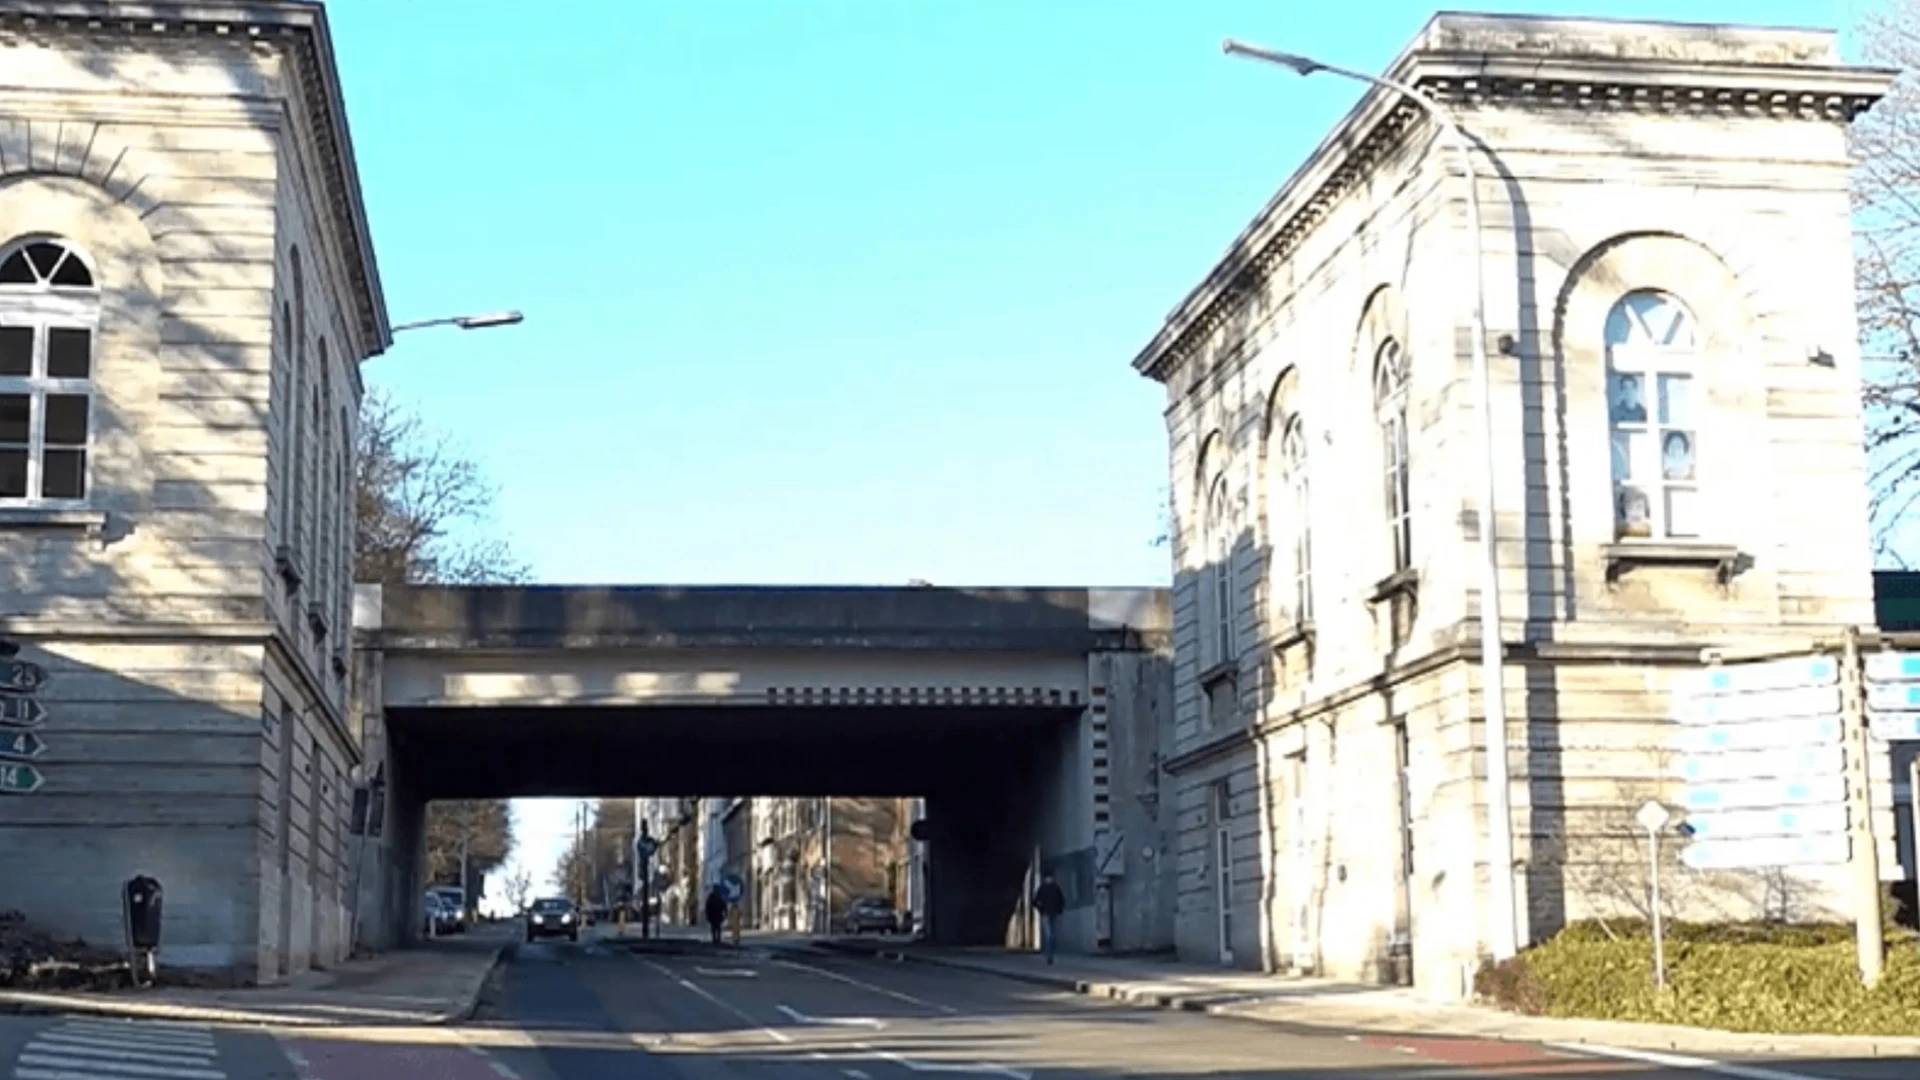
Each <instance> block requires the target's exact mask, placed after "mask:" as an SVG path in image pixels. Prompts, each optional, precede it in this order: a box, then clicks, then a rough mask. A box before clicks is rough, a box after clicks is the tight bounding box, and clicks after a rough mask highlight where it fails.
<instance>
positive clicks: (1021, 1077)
mask: <svg viewBox="0 0 1920 1080" xmlns="http://www.w3.org/2000/svg"><path fill="white" fill-rule="evenodd" d="M861 1049H862V1050H866V1051H868V1052H870V1053H872V1054H873V1055H874V1056H875V1057H880V1058H885V1059H886V1060H888V1061H891V1062H893V1063H894V1064H895V1065H900V1066H903V1067H905V1068H907V1069H911V1070H912V1071H914V1072H942V1073H988V1074H991V1075H993V1076H1004V1077H1007V1078H1008V1080H1033V1074H1032V1073H1030V1072H1028V1071H1026V1070H1025V1069H1009V1068H1007V1067H1006V1066H1005V1065H974V1064H969V1063H967V1062H961V1061H916V1060H914V1059H913V1058H910V1057H906V1056H905V1055H902V1054H896V1053H894V1052H893V1051H891V1050H876V1049H874V1048H873V1047H871V1046H866V1045H864V1044H863V1045H862V1046H861Z"/></svg>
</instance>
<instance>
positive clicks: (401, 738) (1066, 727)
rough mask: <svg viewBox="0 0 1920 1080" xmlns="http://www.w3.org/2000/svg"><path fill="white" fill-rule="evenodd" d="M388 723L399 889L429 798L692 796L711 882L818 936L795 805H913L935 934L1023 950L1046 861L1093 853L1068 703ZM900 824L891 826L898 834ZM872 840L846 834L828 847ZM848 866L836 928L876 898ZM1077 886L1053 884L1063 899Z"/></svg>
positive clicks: (548, 712) (492, 711)
mask: <svg viewBox="0 0 1920 1080" xmlns="http://www.w3.org/2000/svg"><path fill="white" fill-rule="evenodd" d="M385 726H386V732H387V738H388V753H389V761H390V764H391V774H392V780H391V782H392V784H393V785H394V788H395V790H394V799H393V805H394V806H395V807H396V814H397V815H398V816H400V817H403V818H405V819H406V820H404V821H403V822H400V823H397V824H399V829H398V830H397V835H400V836H406V837H408V838H410V839H411V840H413V843H412V846H411V848H410V849H409V850H404V851H403V850H402V849H401V848H400V847H396V848H394V849H393V857H394V858H396V859H405V860H407V861H408V862H409V863H410V864H411V865H410V866H408V867H406V868H404V869H402V868H400V867H395V868H394V869H395V870H396V871H398V872H396V873H394V874H393V875H392V876H393V878H394V879H395V880H396V881H400V880H404V881H408V882H412V883H415V884H420V883H424V882H425V880H426V877H425V874H424V872H423V871H424V868H423V867H422V866H421V865H420V864H421V860H422V859H423V858H424V856H425V854H426V852H425V845H424V842H423V841H424V837H423V836H422V829H421V820H422V819H423V818H424V808H425V805H426V803H427V802H428V801H430V800H439V799H488V798H541V797H569V798H593V797H601V796H611V797H633V796H641V797H645V796H668V797H672V796H679V797H687V796H688V795H689V793H698V794H699V795H700V796H703V799H702V805H703V807H712V808H715V809H713V810H712V811H707V810H703V811H702V813H703V814H707V815H708V816H709V818H710V820H708V821H704V822H699V823H697V825H696V827H697V828H699V829H700V830H701V831H702V832H703V833H704V834H706V835H704V836H703V838H702V840H701V842H700V845H699V846H700V849H701V856H700V858H701V861H702V864H703V865H702V874H703V876H704V880H705V881H706V882H711V881H713V880H716V879H717V878H718V877H719V876H720V874H721V873H722V872H735V873H739V875H740V877H741V878H742V880H743V881H744V882H748V883H750V888H751V891H752V893H753V895H752V896H751V897H750V898H749V900H748V902H747V905H746V906H747V909H748V910H749V911H750V912H751V913H752V915H753V916H754V917H755V919H756V921H757V922H759V923H760V924H761V925H764V926H766V927H767V928H769V929H786V930H796V931H801V932H810V931H819V930H823V929H825V926H824V925H823V922H822V921H821V919H820V917H819V913H818V905H815V904H813V903H812V902H811V901H812V897H813V896H814V895H816V894H817V891H818V890H817V889H816V888H814V887H812V885H813V883H812V882H811V881H808V880H800V879H802V878H805V877H806V875H804V874H795V873H793V872H792V871H791V869H790V868H791V867H792V863H793V856H794V855H795V854H797V853H798V851H799V850H800V848H799V845H800V841H801V839H802V838H803V837H804V834H805V833H806V830H807V829H808V828H812V827H813V819H811V818H808V817H806V816H805V815H806V814H807V813H810V811H806V810H804V809H800V810H798V811H795V810H793V809H792V808H793V807H802V808H804V807H805V806H806V805H808V804H809V803H817V802H819V801H820V799H821V798H822V797H833V805H835V806H851V807H856V808H857V807H860V806H862V805H870V804H871V805H877V804H878V803H880V802H882V801H888V800H891V801H893V802H895V803H896V804H898V803H906V805H909V806H910V805H911V803H909V802H906V801H907V800H916V799H917V800H923V805H924V808H925V818H926V821H927V825H926V826H924V827H923V828H924V830H925V831H924V832H923V834H922V835H924V836H925V837H926V842H925V844H924V845H913V846H912V847H911V849H910V850H911V851H912V852H913V853H914V854H915V855H917V856H920V857H918V858H912V859H910V860H909V866H908V869H907V871H906V872H907V874H909V875H910V878H911V884H910V885H907V886H906V888H905V889H903V890H901V891H903V892H909V893H910V894H911V895H912V896H913V897H914V898H915V899H914V904H913V906H914V908H916V909H918V911H919V912H920V913H921V914H922V915H923V917H924V920H925V923H924V927H923V929H924V931H925V932H926V934H927V936H929V937H930V938H932V939H933V940H935V941H938V942H940V943H943V944H965V945H1002V944H1023V943H1028V942H1031V940H1032V929H1031V926H1030V923H1029V921H1028V919H1027V918H1026V917H1025V915H1024V903H1023V901H1024V899H1025V897H1026V896H1027V895H1028V890H1029V889H1030V887H1031V885H1032V884H1033V881H1034V880H1035V875H1036V874H1037V872H1038V871H1039V869H1040V867H1041V865H1042V863H1044V862H1046V861H1047V855H1048V853H1053V852H1064V851H1069V850H1073V849H1077V848H1082V847H1084V845H1085V844H1086V843H1087V840H1086V838H1085V836H1083V834H1084V833H1086V832H1087V829H1088V827H1089V826H1088V820H1089V818H1088V811H1087V805H1088V799H1089V796H1088V794H1087V791H1086V790H1085V788H1086V781H1085V779H1084V778H1085V776H1086V773H1087V770H1086V768H1085V763H1084V761H1083V760H1082V758H1083V750H1082V742H1081V710H1080V708H1078V707H1077V706H1051V705H1023V706H1013V705H993V706H905V705H902V706H872V705H870V706H859V707H833V706H818V707H808V706H795V707H780V706H733V707H715V706H709V707H687V708H682V707H668V706H642V707H627V706H600V707H571V706H555V707H544V706H543V707H501V706H473V707H431V708H390V709H388V710H387V713H386V717H385ZM748 793H751V794H752V795H753V796H754V797H753V798H748V799H745V800H744V801H743V802H741V801H737V800H736V798H735V797H737V796H741V795H745V794H748ZM855 797H858V798H855ZM783 807H786V808H787V809H783ZM756 808H758V809H757V811H756ZM728 809H731V814H728V813H726V812H725V811H726V810H728ZM909 813H910V811H909ZM742 815H744V816H745V818H746V820H744V821H740V820H729V818H739V817H741V816H742ZM910 824H911V821H910V820H907V819H902V820H900V821H898V825H899V827H900V830H901V832H902V833H903V834H904V833H905V831H906V827H907V826H909V825H910ZM878 828H879V825H878V824H877V823H876V822H871V821H870V822H867V823H865V824H864V825H863V824H862V823H860V822H857V821H851V820H843V821H842V822H841V823H840V824H839V825H838V826H836V827H835V828H834V829H833V835H835V836H841V835H861V834H863V833H865V832H871V831H875V830H876V829H878ZM903 846H904V845H903ZM853 854H854V852H852V851H843V852H842V853H841V855H840V856H839V857H836V858H834V860H833V862H834V865H835V874H836V877H835V887H834V894H835V897H836V900H835V910H834V915H835V917H836V919H838V918H839V917H840V916H842V915H843V914H844V905H845V902H846V900H847V899H848V898H849V897H850V896H851V895H853V894H858V893H866V892H869V891H882V894H883V895H884V891H883V890H879V889H877V888H876V885H877V882H875V881H874V880H872V876H871V875H870V874H866V873H864V872H862V873H855V872H854V871H853V870H852V868H851V867H852V864H853V862H854V861H855V860H854V859H852V858H850V856H852V855H853ZM783 859H784V860H786V864H787V868H783V867H782V866H781V860H783ZM1058 861H1059V860H1055V862H1058ZM1069 862H1071V860H1069ZM843 863H845V864H846V865H842V864H843ZM722 867H724V868H725V871H723V870H722V869H721V868H722ZM1048 868H1049V869H1051V870H1053V871H1054V872H1055V873H1056V875H1065V876H1069V877H1070V876H1072V875H1073V874H1074V873H1075V871H1076V868H1075V866H1073V865H1059V866H1054V865H1049V866H1048ZM1089 872H1090V868H1089ZM534 876H535V877H536V878H538V877H539V872H538V869H537V868H536V870H535V875H534ZM783 882H791V884H790V885H789V884H783ZM544 884H545V883H544V881H536V883H535V887H536V890H538V888H540V887H541V886H543V885H544ZM1074 884H1075V883H1073V882H1069V881H1063V886H1065V887H1067V888H1068V889H1069V891H1070V892H1071V891H1073V888H1074ZM1087 888H1089V889H1090V885H1088V886H1087ZM419 891H420V890H419V889H415V890H414V892H415V894H416V895H417V894H418V893H419ZM803 893H804V898H803ZM897 897H898V894H897V893H896V899H897ZM416 921H418V920H416Z"/></svg>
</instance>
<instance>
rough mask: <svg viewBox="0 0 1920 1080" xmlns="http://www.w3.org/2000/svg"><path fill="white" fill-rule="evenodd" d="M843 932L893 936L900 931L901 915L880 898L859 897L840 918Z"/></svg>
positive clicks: (855, 898)
mask: <svg viewBox="0 0 1920 1080" xmlns="http://www.w3.org/2000/svg"><path fill="white" fill-rule="evenodd" d="M840 926H841V929H842V931H844V932H845V933H849V934H893V933H898V932H899V930H900V913H899V912H897V911H895V910H894V909H893V905H892V904H891V903H889V902H887V901H886V900H883V899H881V898H880V897H878V896H857V897H854V900H853V902H852V903H851V904H848V905H847V912H846V914H845V915H842V916H841V917H840Z"/></svg>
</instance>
